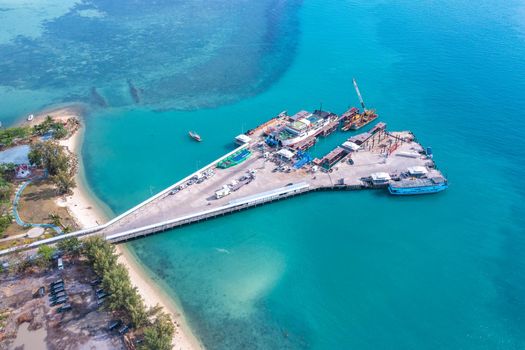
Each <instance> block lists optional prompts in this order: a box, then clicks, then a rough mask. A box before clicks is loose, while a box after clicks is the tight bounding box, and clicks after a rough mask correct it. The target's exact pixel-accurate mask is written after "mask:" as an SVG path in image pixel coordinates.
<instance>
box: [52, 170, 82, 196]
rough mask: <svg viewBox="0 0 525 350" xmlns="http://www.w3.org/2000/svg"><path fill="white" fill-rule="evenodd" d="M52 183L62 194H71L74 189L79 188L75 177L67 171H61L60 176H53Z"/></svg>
mask: <svg viewBox="0 0 525 350" xmlns="http://www.w3.org/2000/svg"><path fill="white" fill-rule="evenodd" d="M51 182H53V184H54V185H55V186H56V188H57V191H58V193H60V194H66V193H71V191H72V190H73V188H75V187H76V186H77V183H76V181H75V178H74V176H72V175H71V174H69V173H67V172H65V171H59V172H58V174H56V175H53V176H51Z"/></svg>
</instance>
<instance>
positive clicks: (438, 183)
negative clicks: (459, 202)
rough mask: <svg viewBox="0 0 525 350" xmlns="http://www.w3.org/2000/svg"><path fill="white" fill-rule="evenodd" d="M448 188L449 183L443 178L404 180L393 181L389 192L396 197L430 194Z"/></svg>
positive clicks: (389, 186)
mask: <svg viewBox="0 0 525 350" xmlns="http://www.w3.org/2000/svg"><path fill="white" fill-rule="evenodd" d="M447 188H448V182H447V180H446V179H445V178H443V177H441V176H436V177H432V178H419V179H417V178H416V179H402V180H400V181H392V182H390V184H389V185H388V192H390V194H392V195H395V196H403V195H405V196H406V195H415V194H429V193H437V192H441V191H444V190H446V189H447Z"/></svg>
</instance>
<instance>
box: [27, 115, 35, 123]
mask: <svg viewBox="0 0 525 350" xmlns="http://www.w3.org/2000/svg"><path fill="white" fill-rule="evenodd" d="M34 117H35V116H34V115H32V114H30V115H29V117H27V121H28V122H30V121H31V120H33V118H34Z"/></svg>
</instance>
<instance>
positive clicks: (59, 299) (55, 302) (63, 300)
mask: <svg viewBox="0 0 525 350" xmlns="http://www.w3.org/2000/svg"><path fill="white" fill-rule="evenodd" d="M68 299H69V298H68V297H67V296H64V297H61V298H58V299H56V300H54V301H52V302H51V303H50V305H51V306H55V305H59V304H64V303H65V302H67V301H68Z"/></svg>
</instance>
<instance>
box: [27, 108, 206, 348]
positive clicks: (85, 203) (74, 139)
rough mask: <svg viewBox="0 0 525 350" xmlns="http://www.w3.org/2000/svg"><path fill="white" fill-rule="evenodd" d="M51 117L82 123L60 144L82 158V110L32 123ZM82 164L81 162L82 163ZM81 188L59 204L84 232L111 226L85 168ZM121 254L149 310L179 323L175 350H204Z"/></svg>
mask: <svg viewBox="0 0 525 350" xmlns="http://www.w3.org/2000/svg"><path fill="white" fill-rule="evenodd" d="M47 115H51V116H52V117H53V118H56V119H61V120H65V119H68V118H72V117H74V118H78V119H79V120H80V121H81V128H80V129H79V130H78V131H77V132H76V133H75V134H73V135H72V136H71V137H69V138H68V139H66V140H62V141H60V144H62V145H63V146H66V147H67V148H68V149H69V151H71V152H73V153H75V154H77V155H78V156H80V150H81V147H82V141H83V137H84V124H83V122H82V109H81V108H76V107H63V108H58V109H54V110H50V111H48V112H42V113H40V114H38V115H35V118H34V120H33V122H32V123H38V122H39V121H41V120H42V119H43V118H45V117H46V116H47ZM80 161H81V160H80ZM76 182H77V187H76V188H75V189H74V191H73V194H72V195H70V196H67V197H65V198H61V199H59V200H57V204H58V205H61V206H65V207H67V209H68V211H69V212H70V213H71V215H72V216H73V217H74V218H75V220H76V221H77V223H78V225H79V226H80V227H81V228H89V227H93V226H96V225H99V224H103V223H104V222H107V221H108V220H109V218H110V215H108V214H107V213H108V211H109V209H106V208H104V209H106V210H104V209H103V208H101V205H103V204H101V203H98V201H97V199H96V198H95V197H94V195H93V194H92V193H90V192H89V189H88V188H87V186H86V185H85V179H84V174H83V167H82V164H80V166H79V173H78V174H77V178H76ZM117 251H118V252H119V253H120V254H121V255H120V257H119V262H120V263H122V264H123V265H125V266H126V267H127V269H128V271H129V275H130V278H131V281H132V283H133V285H134V286H135V287H137V289H138V291H139V293H140V294H141V296H142V297H143V298H144V302H145V303H146V305H147V306H155V305H156V304H159V305H161V306H162V307H163V308H164V310H165V311H166V312H167V313H169V314H170V315H171V317H172V319H173V321H174V323H175V326H176V331H175V336H174V338H173V346H174V347H173V348H174V349H177V350H196V349H203V347H202V345H201V344H200V342H199V341H198V339H197V338H196V337H195V336H194V335H193V333H192V332H191V330H190V329H189V327H188V326H187V324H186V322H185V320H184V316H183V314H182V313H181V312H180V310H179V309H180V308H179V307H178V306H177V305H176V304H175V303H174V302H173V301H171V299H170V298H169V297H168V296H167V295H165V294H164V293H163V292H162V291H161V290H160V287H159V286H157V285H156V284H155V283H154V281H153V280H152V279H151V278H149V277H148V276H147V274H146V273H145V271H144V269H143V268H141V266H140V263H139V262H138V261H136V259H135V258H134V257H133V256H132V254H131V253H130V252H129V251H127V249H126V248H125V247H124V246H117Z"/></svg>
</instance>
